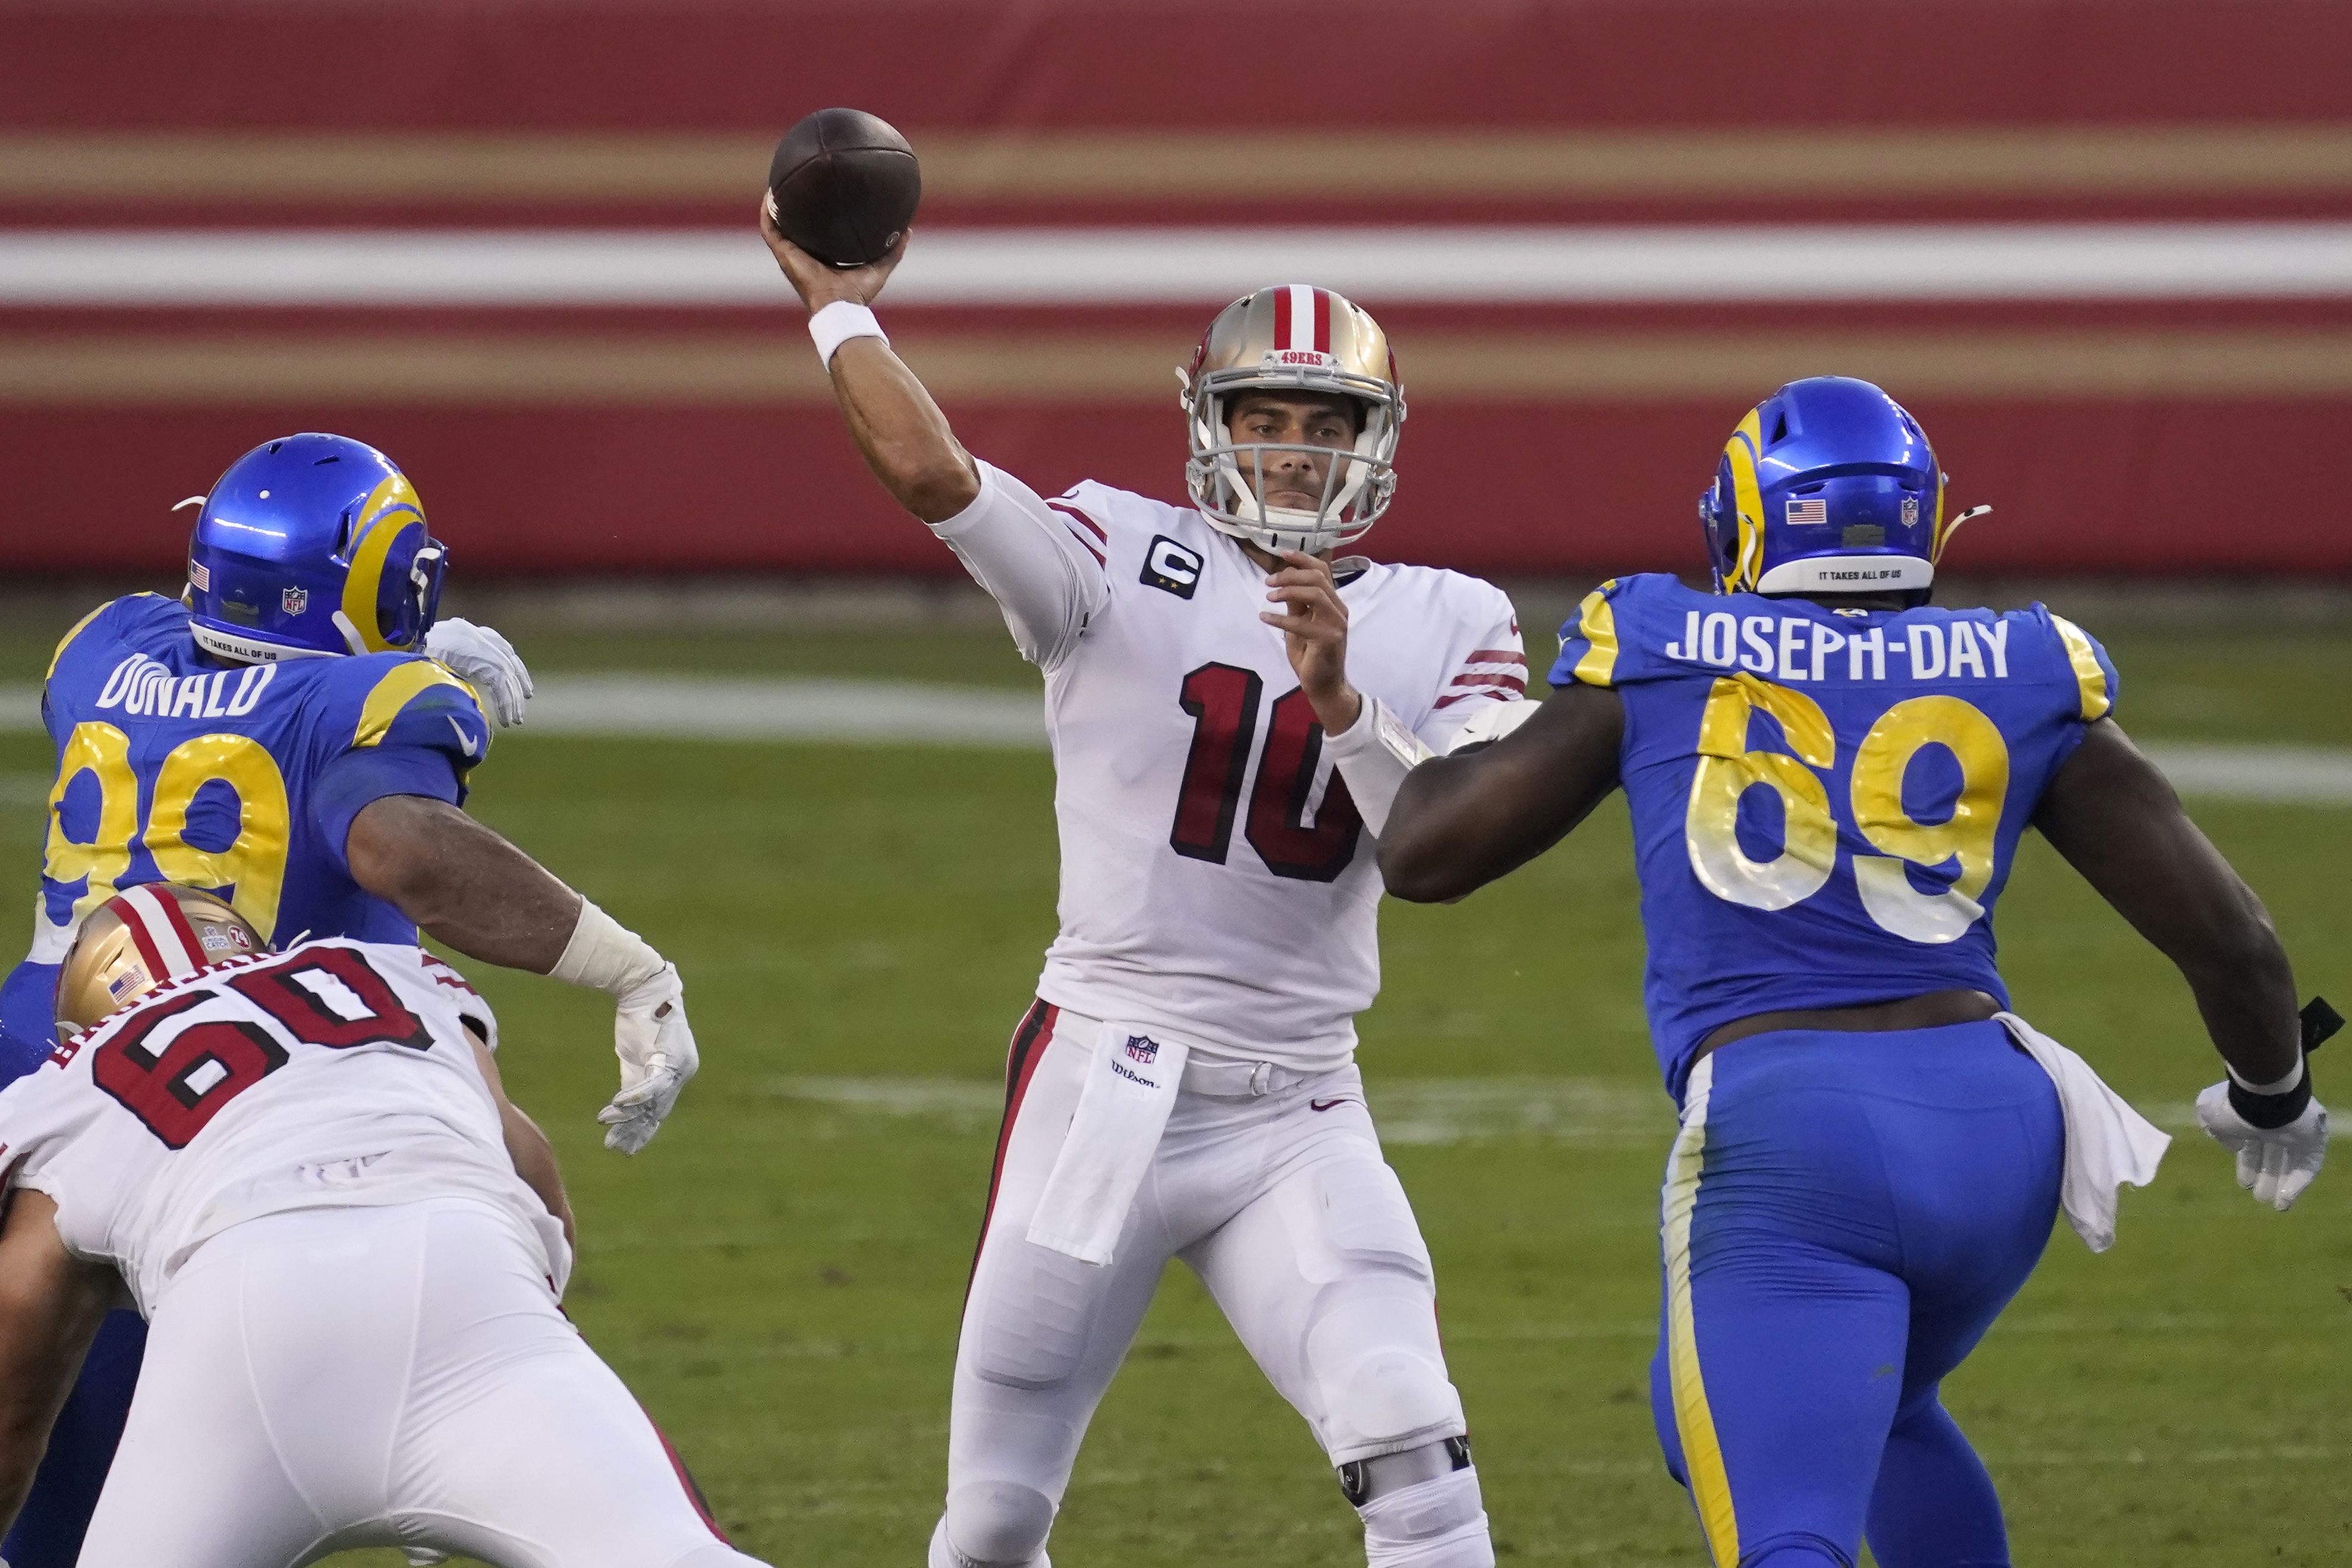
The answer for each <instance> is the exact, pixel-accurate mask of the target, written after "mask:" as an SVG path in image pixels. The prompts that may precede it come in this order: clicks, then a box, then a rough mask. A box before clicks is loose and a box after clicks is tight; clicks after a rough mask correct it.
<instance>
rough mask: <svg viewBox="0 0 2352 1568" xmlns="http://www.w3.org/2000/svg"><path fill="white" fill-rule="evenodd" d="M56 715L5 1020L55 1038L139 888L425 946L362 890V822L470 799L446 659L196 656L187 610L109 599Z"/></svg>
mask: <svg viewBox="0 0 2352 1568" xmlns="http://www.w3.org/2000/svg"><path fill="white" fill-rule="evenodd" d="M42 715H43V719H44V721H45V722H46V723H47V727H48V731H49V735H50V737H51V739H52V740H54V741H55V742H56V743H57V747H58V774H57V783H56V784H55V786H54V787H53V788H52V789H51V791H50V794H49V814H48V827H47V843H46V845H45V846H44V851H43V864H42V868H41V893H40V899H39V902H38V910H37V919H36V921H35V934H34V942H33V951H32V954H31V956H30V957H29V958H28V959H27V960H26V963H25V964H24V965H22V966H20V967H19V970H18V972H17V973H16V974H14V975H12V976H11V977H10V979H9V982H8V985H7V988H6V1006H5V1011H0V1026H5V1029H6V1031H7V1032H8V1033H9V1034H11V1035H13V1036H16V1037H18V1038H19V1040H20V1041H22V1042H24V1043H26V1044H39V1045H44V1046H45V1045H46V1043H47V1039H48V1036H49V1029H50V1023H51V1019H50V1018H49V1016H47V1009H48V1007H49V1005H50V996H49V991H50V990H52V989H53V988H54V984H55V965H56V963H57V962H58V960H59V959H61V958H62V957H63V956H64V954H65V950H66V947H67V946H68V943H69V942H70V941H71V939H72V933H73V932H74V931H75V930H76V929H77V928H78V927H79V924H80V921H81V919H82V917H83V916H84V915H86V914H88V913H89V911H90V910H93V909H96V908H97V907H98V906H99V905H100V904H102V903H104V902H105V901H106V900H108V899H110V898H112V897H113V896H114V894H115V892H116V890H117V889H121V888H124V887H129V886H131V885H134V884H137V883H141V882H152V881H173V882H183V883H186V884H189V885H191V886H194V887H198V888H204V889H210V890H214V891H216V892H218V893H219V894H220V896H221V897H223V898H225V899H226V900H228V902H229V903H230V904H231V905H233V906H234V907H235V908H236V910H237V912H238V913H239V914H242V915H243V916H245V918H246V919H247V920H248V921H251V922H252V923H253V925H254V927H255V929H257V930H258V931H261V932H262V933H263V934H264V935H265V936H266V937H268V939H269V941H270V942H272V944H273V945H275V944H281V943H283V942H286V941H287V940H289V939H290V938H292V937H295V936H297V935H299V934H300V933H302V932H304V931H308V932H309V933H310V934H311V935H312V936H318V937H326V936H337V937H352V938H356V939H358V940H360V941H363V942H414V941H415V939H416V928H415V924H414V923H413V922H412V921H409V920H408V919H407V918H406V917H405V916H404V915H403V914H402V913H401V912H400V910H397V909H396V908H394V906H393V905H391V904H389V903H387V902H385V901H384V900H382V899H379V898H377V897H375V896H374V895H373V894H371V893H369V892H368V891H366V890H365V889H362V888H361V887H360V886H359V885H358V884H357V883H356V882H354V881H352V876H351V870H350V868H349V866H348V865H347V864H346V862H345V860H344V847H343V846H344V839H345V837H347V835H348V833H349V831H350V827H351V822H352V817H353V816H355V815H357V813H358V811H359V809H360V808H361V807H362V806H363V805H367V804H368V802H370V801H372V800H374V799H376V798H378V797H380V796H383V795H431V796H434V797H436V798H437V799H441V800H446V801H450V802H452V803H457V802H461V801H462V800H463V799H464V798H465V784H466V779H467V774H468V773H469V772H470V771H471V769H472V768H473V766H474V764H475V763H478V761H479V760H480V759H481V758H482V756H483V755H484V754H485V753H486V752H488V748H489V741H490V731H489V726H488V723H487V721H485V720H484V719H483V717H482V710H481V708H480V706H479V704H478V702H477V701H476V700H475V697H474V693H473V691H472V689H470V688H469V687H467V685H466V684H465V683H464V682H462V681H460V680H459V679H457V677H456V676H454V675H452V674H450V673H449V671H448V670H446V669H445V668H442V667H441V666H440V665H438V664H436V663H434V662H433V661H432V660H430V659H427V658H421V657H418V656H415V655H413V654H401V653H386V654H367V655H362V656H357V657H346V658H308V659H289V660H286V661H284V662H281V663H277V664H255V665H239V666H225V665H223V664H221V663H219V662H217V661H215V660H214V659H212V658H209V657H208V656H206V655H205V654H204V653H202V652H201V651H200V650H199V649H198V648H197V647H196V644H195V641H194V638H193V637H191V636H190V635H189V632H188V612H187V611H186V610H185V609H184V608H183V607H182V606H181V605H179V604H177V603H176V602H174V601H173V600H171V599H166V598H163V597H161V596H159V595H153V594H140V595H132V596H131V597H129V598H123V599H117V600H115V601H113V602H112V603H110V604H108V605H101V606H100V608H99V609H98V610H96V611H95V612H93V613H92V614H91V615H90V616H88V617H87V618H86V619H84V620H83V622H82V623H81V625H79V626H76V627H75V628H74V629H73V630H72V631H71V632H69V633H68V634H67V636H66V639H65V641H64V642H62V643H60V644H59V645H58V652H57V657H56V658H54V659H53V660H51V662H50V665H49V671H48V679H47V687H46V689H45V690H44V693H43V697H42ZM7 1065H8V1064H6V1063H5V1062H0V1081H5V1079H6V1077H7V1076H8V1074H7V1070H6V1068H7Z"/></svg>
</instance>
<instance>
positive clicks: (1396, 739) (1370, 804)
mask: <svg viewBox="0 0 2352 1568" xmlns="http://www.w3.org/2000/svg"><path fill="white" fill-rule="evenodd" d="M1323 744H1324V745H1325V747H1326V748H1327V749H1328V750H1329V752H1330V753H1331V764H1332V766H1334V767H1336V768H1338V769H1339V776H1340V777H1341V778H1342V779H1345V780H1346V781H1347V784H1348V798H1349V799H1350V800H1352V801H1354V802H1355V803H1356V814H1357V815H1358V816H1361V817H1362V818H1363V819H1364V826H1365V827H1366V829H1368V830H1369V831H1370V834H1371V836H1372V837H1374V838H1378V837H1380V836H1381V831H1382V830H1383V829H1385V828H1386V827H1387V826H1388V825H1389V808H1390V807H1391V806H1392V805H1395V804H1396V797H1397V791H1398V790H1400V789H1402V788H1403V787H1404V775H1405V774H1407V773H1411V772H1412V770H1413V768H1414V767H1415V765H1417V764H1418V763H1421V762H1423V760H1424V759H1426V758H1428V757H1431V756H1433V755H1435V754H1436V753H1434V752H1432V751H1431V750H1430V749H1429V748H1428V747H1427V746H1425V745H1423V744H1422V742H1421V737H1420V736H1418V735H1415V734H1414V733H1413V732H1412V726H1411V725H1409V724H1407V723H1406V722H1405V721H1403V720H1402V719H1400V718H1398V717H1397V716H1396V714H1395V713H1394V712H1392V711H1391V710H1390V708H1389V706H1388V704H1387V703H1385V702H1382V701H1381V700H1380V699H1379V698H1377V697H1374V696H1372V695H1370V693H1366V694H1365V695H1364V705H1363V709H1362V710H1361V711H1360V712H1359V713H1358V714H1357V715H1356V721H1355V722H1354V723H1353V724H1350V725H1349V726H1348V727H1347V728H1346V729H1345V730H1343V731H1340V732H1339V734H1336V735H1331V736H1328V737H1326V738H1325V740H1324V742H1323Z"/></svg>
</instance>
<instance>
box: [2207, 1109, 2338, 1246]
mask: <svg viewBox="0 0 2352 1568" xmlns="http://www.w3.org/2000/svg"><path fill="white" fill-rule="evenodd" d="M2197 1120H2198V1121H2200V1123H2202V1124H2203V1126H2204V1128H2205V1132H2206V1135H2207V1136H2208V1137H2210V1138H2211V1139H2212V1140H2213V1141H2214V1142H2217V1143H2219V1144H2221V1147H2223V1148H2224V1149H2227V1150H2229V1151H2231V1152H2232V1153H2234V1154H2236V1155H2237V1156H2238V1185H2240V1186H2242V1187H2243V1188H2245V1189H2246V1190H2247V1191H2249V1192H2251V1193H2252V1194H2254V1201H2255V1202H2256V1203H2262V1204H2268V1205H2270V1206H2271V1207H2273V1208H2274V1209H2277V1210H2278V1211H2279V1212H2280V1213H2282V1214H2284V1212H2286V1210H2288V1209H2289V1208H2292V1207H2293V1206H2294V1200H2295V1199H2297V1198H2299V1197H2301V1196H2302V1195H2303V1190H2304V1189H2305V1187H2307V1186H2309V1185H2311V1184H2312V1180H2313V1178H2314V1177H2315V1176H2317V1175H2318V1174H2319V1167H2320V1166H2321V1165H2322V1164H2323V1163H2326V1159H2327V1110H2326V1107H2325V1106H2323V1105H2321V1104H2320V1103H2319V1101H2318V1100H2313V1101H2312V1102H2311V1103H2310V1104H2308V1105H2306V1106H2305V1107H2304V1108H2303V1114H2302V1115H2300V1116H2298V1117H2296V1118H2295V1119H2294V1121H2290V1122H2288V1123H2286V1124H2285V1125H2284V1126H2283V1127H2257V1126H2255V1125H2254V1124H2253V1123H2252V1122H2251V1121H2247V1120H2246V1119H2245V1118H2244V1117H2242V1116H2241V1115H2239V1114H2238V1110H2237V1107H2235V1106H2233V1105H2231V1103H2230V1084H2229V1083H2228V1082H2227V1081H2226V1080H2225V1081H2223V1082H2221V1083H2217V1084H2215V1085H2214V1086H2213V1087H2212V1088H2210V1089H2207V1090H2206V1091H2205V1092H2204V1093H2202V1094H2200V1095H2199V1096H2198V1097H2197Z"/></svg>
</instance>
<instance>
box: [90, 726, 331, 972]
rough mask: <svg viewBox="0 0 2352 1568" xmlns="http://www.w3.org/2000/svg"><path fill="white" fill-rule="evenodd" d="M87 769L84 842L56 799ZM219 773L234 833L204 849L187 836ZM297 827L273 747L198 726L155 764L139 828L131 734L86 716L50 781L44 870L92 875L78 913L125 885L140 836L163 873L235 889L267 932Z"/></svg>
mask: <svg viewBox="0 0 2352 1568" xmlns="http://www.w3.org/2000/svg"><path fill="white" fill-rule="evenodd" d="M81 773H89V774H91V775H92V776H93V777H94V778H96V779H97V781H98V789H99V807H98V826H97V830H96V832H95V833H94V835H93V836H92V837H91V839H90V840H89V842H88V843H81V842H78V841H76V840H74V839H71V838H68V837H66V832H65V822H64V818H63V817H62V816H60V814H59V812H58V806H59V805H60V804H61V803H62V802H63V801H64V799H65V796H66V790H67V787H68V785H70V784H72V783H73V781H74V779H75V778H76V776H78V775H79V774H81ZM215 779H217V780H219V781H220V782H221V783H223V784H226V785H227V786H228V787H229V788H230V789H231V790H232V791H234V792H235V793H236V803H237V832H236V840H235V841H234V842H232V843H231V844H230V845H229V846H228V847H227V848H226V849H217V850H215V849H204V848H200V847H197V846H195V845H194V844H191V843H189V842H188V840H187V829H188V810H189V807H190V806H192V805H194V802H195V798H196V792H197V791H198V790H200V789H202V788H203V787H204V786H205V784H209V783H211V782H213V781H214V780H215ZM291 830H292V819H291V816H290V814H289V811H288V809H287V804H286V780H285V776H284V775H283V774H282V773H279V772H278V763H277V762H276V761H275V760H274V759H273V758H272V757H271V756H270V754H269V752H268V748H266V747H265V746H263V745H262V744H261V742H258V741H256V740H254V739H252V738H251V737H250V736H247V735H199V736H197V737H195V738H194V740H190V741H184V742H181V743H180V744H179V745H177V746H175V747H173V749H172V751H171V752H170V753H169V754H168V755H166V756H165V757H164V758H163V763H162V765H161V766H160V767H158V768H157V769H156V772H155V791H154V798H153V804H152V805H151V806H150V807H149V809H148V813H147V823H146V826H145V827H144V828H143V829H142V827H141V826H140V823H139V780H138V778H137V776H136V775H135V774H134V773H132V772H131V762H130V741H129V740H128V738H127V737H125V736H124V734H123V733H122V731H120V730H118V729H116V728H115V727H114V726H113V725H111V724H98V723H87V724H79V725H77V726H75V728H74V731H73V733H72V734H71V735H68V737H67V738H66V744H65V749H64V751H63V752H62V753H61V754H60V756H59V758H58V782H57V784H56V786H55V787H54V788H52V789H51V790H50V791H49V837H48V848H47V862H48V864H47V875H48V878H49V879H50V880H51V881H53V882H71V881H77V880H79V879H81V878H83V877H88V878H89V889H88V890H87V891H86V892H84V893H83V894H82V896H81V897H80V898H79V899H78V900H75V903H74V919H75V920H77V921H79V920H80V919H81V917H82V916H84V915H87V914H88V913H89V911H90V910H94V909H96V908H97V907H98V906H99V905H100V904H102V903H104V902H106V900H109V899H110V898H112V897H113V896H114V895H115V893H116V892H117V891H118V890H119V889H120V885H121V879H122V877H123V876H124V874H125V873H127V872H128V871H129V870H130V868H131V852H132V850H133V849H134V848H135V847H137V846H138V845H139V844H140V842H141V841H142V839H143V840H144V842H145V844H146V846H147V851H148V853H149V854H150V855H152V857H153V858H154V860H155V868H156V870H157V871H159V872H161V873H162V874H163V879H165V880H166V881H172V882H183V883H185V884H187V885H188V886H190V887H196V888H228V889H231V891H230V893H229V902H230V904H231V906H232V907H234V908H235V909H236V912H237V913H239V914H241V915H243V916H244V917H245V918H246V919H247V920H248V921H252V922H253V925H254V928H255V929H256V930H257V931H260V932H261V933H262V934H263V935H264V936H265V937H266V936H268V934H269V933H270V932H271V931H273V930H274V929H275V928H276V927H277V924H278V900H279V898H280V897H281V895H282V894H283V892H284V890H285V883H286V847H287V840H288V837H289V834H290V832H291Z"/></svg>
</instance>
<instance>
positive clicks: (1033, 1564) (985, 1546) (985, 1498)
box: [930, 1481, 1054, 1568]
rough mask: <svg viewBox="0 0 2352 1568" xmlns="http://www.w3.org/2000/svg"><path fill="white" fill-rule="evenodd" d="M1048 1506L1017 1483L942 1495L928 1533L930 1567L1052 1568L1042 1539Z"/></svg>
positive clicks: (984, 1484)
mask: <svg viewBox="0 0 2352 1568" xmlns="http://www.w3.org/2000/svg"><path fill="white" fill-rule="evenodd" d="M1053 1529H1054V1503H1053V1500H1052V1499H1050V1498H1048V1497H1047V1496H1046V1495H1045V1493H1044V1492H1041V1491H1039V1490H1037V1489H1035V1488H1034V1487H1024V1486H1023V1485H1021V1484H1020V1483H1019V1482H1017V1481H972V1482H969V1483H967V1484H966V1485H963V1486H960V1487H958V1488H956V1489H955V1490H953V1491H951V1492H950V1493H948V1507H947V1511H946V1512H945V1513H943V1514H941V1515H940V1526H939V1529H937V1530H936V1531H932V1532H931V1554H930V1568H1053V1564H1052V1563H1051V1562H1050V1561H1049V1560H1048V1559H1047V1558H1046V1556H1045V1537H1046V1536H1047V1535H1049V1534H1051V1533H1052V1532H1053Z"/></svg>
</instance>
